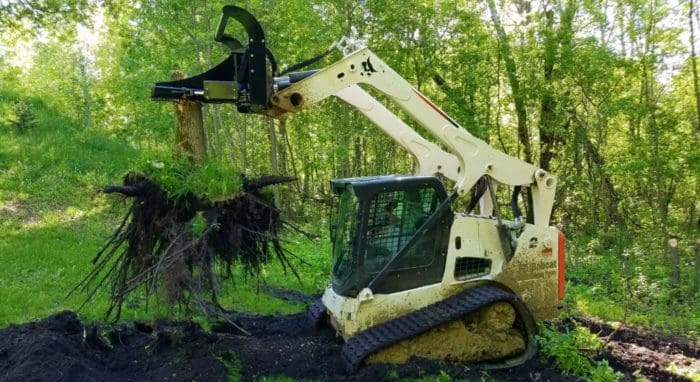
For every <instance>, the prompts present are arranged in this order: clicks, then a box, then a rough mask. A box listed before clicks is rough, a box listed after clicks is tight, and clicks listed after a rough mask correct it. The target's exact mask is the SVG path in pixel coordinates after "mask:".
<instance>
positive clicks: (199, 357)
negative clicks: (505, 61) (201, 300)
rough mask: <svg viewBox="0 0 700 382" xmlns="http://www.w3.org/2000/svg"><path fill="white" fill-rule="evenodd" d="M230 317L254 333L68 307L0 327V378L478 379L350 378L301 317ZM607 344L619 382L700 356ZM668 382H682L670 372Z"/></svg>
mask: <svg viewBox="0 0 700 382" xmlns="http://www.w3.org/2000/svg"><path fill="white" fill-rule="evenodd" d="M234 319H235V322H236V324H238V325H240V326H242V327H244V328H246V329H247V330H248V331H249V332H250V333H251V335H250V336H244V335H240V334H239V332H238V330H237V329H236V328H235V327H234V326H232V325H228V324H221V325H218V326H215V327H213V328H212V332H211V333H207V332H204V331H203V330H202V329H201V328H200V327H199V326H198V325H197V324H194V323H189V322H179V321H158V322H155V323H151V324H146V323H142V322H133V323H129V324H120V325H115V326H108V325H104V326H96V325H84V324H83V323H81V322H80V321H79V320H78V318H77V316H76V315H75V314H74V313H73V312H69V311H66V312H62V313H59V314H56V315H53V316H50V317H48V318H46V319H45V320H43V321H40V322H34V323H26V324H21V325H10V326H9V327H7V328H4V329H2V330H0V381H99V382H108V381H143V380H149V381H228V380H229V373H230V370H229V369H233V370H235V372H234V374H236V373H237V374H238V375H239V376H240V379H241V380H244V381H253V380H258V379H260V378H262V377H264V376H289V377H292V378H295V379H300V380H324V381H341V380H351V381H368V380H398V379H402V378H410V377H413V378H415V377H421V376H428V375H439V374H440V372H441V371H445V372H447V373H449V374H450V375H451V376H452V377H454V378H467V379H477V380H478V379H479V378H480V377H481V375H482V371H480V370H479V369H478V366H474V365H464V364H456V363H450V362H431V361H425V360H416V359H412V360H411V361H409V362H408V363H407V364H404V365H399V366H395V365H384V364H374V365H369V366H365V367H363V368H361V369H360V370H359V371H358V372H356V373H355V374H352V375H348V374H346V372H345V370H344V368H343V365H342V363H341V360H340V349H341V346H342V344H341V343H340V342H339V341H338V340H337V339H336V338H335V336H334V334H333V332H332V330H331V329H329V328H316V327H314V326H313V325H312V323H311V320H309V319H308V318H307V317H306V315H305V314H295V315H287V316H256V315H244V314H238V315H235V316H234ZM588 324H590V325H591V326H593V325H594V324H593V323H587V325H588ZM594 330H595V328H594ZM602 333H604V329H603V331H602ZM618 333H619V334H618ZM618 336H619V337H618ZM608 345H609V347H608V349H609V350H608V351H607V352H606V354H605V355H604V357H605V358H607V359H608V360H609V362H610V363H611V364H612V365H613V366H615V367H616V368H618V369H620V370H622V371H623V373H624V374H625V378H624V380H635V379H634V377H633V376H632V373H633V372H634V371H635V370H637V369H640V370H641V372H642V374H643V376H644V377H645V378H646V379H648V380H652V381H662V380H663V381H666V380H669V378H670V377H671V376H672V374H669V372H668V371H666V366H667V365H668V364H669V363H670V362H673V361H675V360H679V359H680V358H678V357H679V355H680V354H682V355H683V357H685V358H690V359H694V360H695V361H693V362H697V358H698V347H697V345H696V344H691V343H689V342H687V343H683V342H666V340H665V339H660V338H658V337H651V338H648V337H645V334H642V333H639V332H635V331H631V330H619V331H618V332H617V333H616V334H615V335H614V336H613V339H612V340H611V341H610V342H609V343H608ZM642 348H643V349H645V350H641V349H642ZM489 375H490V376H491V377H493V378H494V379H495V380H497V381H562V380H563V381H567V380H568V381H577V380H578V379H577V378H575V377H572V376H566V375H562V374H561V372H559V371H558V370H557V369H556V368H555V367H554V366H553V365H551V363H549V362H548V361H546V360H544V359H542V358H539V357H536V358H534V359H532V360H530V361H528V362H527V363H525V364H524V365H521V366H518V367H514V368H511V369H506V370H496V371H489ZM673 380H674V381H679V380H684V379H683V378H679V377H678V376H677V375H676V376H673Z"/></svg>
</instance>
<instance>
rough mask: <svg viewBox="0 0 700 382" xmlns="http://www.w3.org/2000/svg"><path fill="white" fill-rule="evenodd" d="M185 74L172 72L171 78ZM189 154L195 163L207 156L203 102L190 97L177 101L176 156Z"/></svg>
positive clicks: (178, 77)
mask: <svg viewBox="0 0 700 382" xmlns="http://www.w3.org/2000/svg"><path fill="white" fill-rule="evenodd" d="M184 78H185V74H184V73H182V72H180V71H176V70H174V71H172V72H170V79H172V80H181V79H184ZM183 155H184V156H187V157H188V158H190V160H192V161H193V162H194V163H203V162H204V161H205V159H206V158H207V145H206V137H205V134H204V121H203V118H202V103H201V102H199V101H191V100H188V99H180V100H177V101H175V156H176V157H182V156H183Z"/></svg>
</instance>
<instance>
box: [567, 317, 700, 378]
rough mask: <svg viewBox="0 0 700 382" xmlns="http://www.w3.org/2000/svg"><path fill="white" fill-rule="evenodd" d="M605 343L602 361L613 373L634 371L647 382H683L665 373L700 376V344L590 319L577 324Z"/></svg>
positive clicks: (676, 376)
mask: <svg viewBox="0 0 700 382" xmlns="http://www.w3.org/2000/svg"><path fill="white" fill-rule="evenodd" d="M577 321H578V322H580V323H581V324H582V325H583V326H586V327H588V328H589V329H590V330H591V333H597V334H598V335H599V336H600V337H601V338H603V339H604V340H605V341H606V346H605V351H604V354H603V355H602V357H603V358H606V359H608V360H609V362H610V365H611V366H613V367H615V368H616V369H623V370H638V372H639V374H641V375H642V376H644V377H645V378H646V379H648V380H650V381H669V380H674V381H685V380H688V381H690V379H688V378H683V377H679V375H678V373H673V372H671V371H670V370H669V365H671V364H672V363H673V364H675V365H676V369H677V370H679V371H680V370H694V371H695V373H700V344H698V343H696V342H694V341H692V340H691V339H689V338H686V337H681V336H675V335H666V334H659V333H654V332H650V331H644V330H641V329H637V328H635V329H632V328H627V327H620V328H618V329H614V328H612V327H611V326H609V325H606V324H604V323H601V322H600V321H597V320H595V319H591V318H579V319H578V320H577Z"/></svg>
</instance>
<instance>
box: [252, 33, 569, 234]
mask: <svg viewBox="0 0 700 382" xmlns="http://www.w3.org/2000/svg"><path fill="white" fill-rule="evenodd" d="M361 83H364V84H368V85H370V86H372V87H374V88H376V89H377V90H379V91H380V92H382V93H383V94H385V95H386V96H387V97H388V98H389V99H390V100H391V101H393V102H394V103H396V104H397V105H398V106H399V107H401V108H402V109H403V110H404V111H405V112H406V113H407V114H408V115H409V116H410V117H411V118H412V119H414V120H415V121H416V122H418V123H419V124H420V125H421V126H422V127H424V128H425V129H426V130H427V131H429V132H430V133H431V134H432V135H433V136H434V137H435V138H436V139H437V140H438V141H439V142H440V143H442V144H443V145H445V147H447V149H448V150H449V151H450V152H451V153H452V154H454V155H455V157H456V159H457V163H458V167H457V171H456V172H457V179H456V185H455V187H456V188H457V192H458V193H459V194H460V195H465V194H466V193H467V192H468V191H469V189H470V188H471V187H472V186H473V185H474V184H475V183H476V181H477V180H478V179H479V178H480V177H482V176H483V175H488V176H490V177H491V178H493V179H494V180H496V181H497V182H499V183H502V184H506V185H511V186H518V185H523V186H530V187H531V189H532V194H533V202H534V217H535V221H534V224H535V225H540V226H548V225H549V216H550V214H551V211H552V206H553V203H554V192H555V189H556V178H555V177H554V176H552V175H551V174H549V173H547V172H546V171H544V170H542V169H539V168H537V167H536V166H533V165H532V164H529V163H527V162H524V161H522V160H520V159H518V158H515V157H511V156H509V155H507V154H505V153H503V152H500V151H498V150H495V149H493V148H492V147H491V146H489V145H488V144H487V143H486V142H484V141H482V140H480V139H478V138H476V137H474V136H473V135H471V134H470V133H469V132H468V131H467V130H466V129H464V128H462V127H461V126H460V125H459V124H457V122H455V121H454V120H453V119H452V118H450V117H449V116H448V115H447V114H445V112H443V111H442V110H440V109H439V108H438V107H437V106H435V105H434V104H433V103H432V102H430V100H428V99H427V98H426V97H425V96H424V95H423V94H421V93H420V92H419V91H418V90H417V89H415V88H414V87H413V86H411V85H410V84H409V83H408V82H407V81H406V80H405V79H404V78H403V77H401V76H400V75H398V74H397V73H396V72H395V71H394V70H393V69H391V68H390V67H389V66H388V65H387V64H386V63H384V62H383V61H382V60H381V59H380V58H379V57H377V56H376V55H375V54H374V53H372V52H371V51H370V50H369V49H368V48H366V47H360V48H359V49H357V50H354V51H352V52H350V53H349V54H347V55H346V56H345V57H344V58H342V59H341V60H340V61H338V62H336V63H334V64H331V65H330V66H328V67H326V68H324V69H322V70H320V71H318V72H317V73H314V74H312V75H310V76H308V77H306V78H304V79H303V80H300V81H298V82H296V83H294V84H291V85H290V86H288V87H286V88H284V89H282V90H280V91H278V92H276V93H273V94H272V97H271V98H270V106H269V107H268V108H267V109H266V110H265V111H264V113H266V114H268V115H271V116H273V117H280V116H284V115H286V114H289V113H295V112H298V111H301V110H302V109H304V108H306V107H309V106H311V105H314V104H316V103H317V102H319V101H322V100H324V99H326V98H328V97H330V96H333V95H336V94H338V93H339V92H341V94H342V91H344V89H348V88H352V87H354V86H356V85H357V84H361ZM346 91H347V90H346ZM350 91H353V90H350ZM367 96H368V97H369V95H367ZM368 99H371V97H369V98H368ZM368 102H372V101H368ZM373 102H376V100H374V101H373ZM360 110H362V109H360ZM387 112H388V110H387ZM389 113H390V112H389ZM379 126H380V127H381V124H380V125H379ZM416 134H417V133H416ZM449 165H450V163H444V164H439V165H437V167H440V169H438V172H442V171H443V169H447V166H449ZM435 169H436V168H432V169H431V170H435ZM443 174H444V173H443Z"/></svg>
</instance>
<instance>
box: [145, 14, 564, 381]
mask: <svg viewBox="0 0 700 382" xmlns="http://www.w3.org/2000/svg"><path fill="white" fill-rule="evenodd" d="M231 18H233V19H235V20H236V21H238V22H240V23H241V24H242V25H243V26H244V28H245V31H246V33H247V36H246V38H247V39H246V40H245V41H246V44H245V45H244V44H242V43H241V42H239V40H237V39H235V38H234V37H232V36H229V35H227V34H225V33H224V31H225V29H226V26H227V23H228V21H229V19H231ZM215 39H216V41H219V42H221V43H223V44H225V45H226V46H227V47H229V48H230V50H231V54H230V55H229V57H228V58H226V59H225V60H224V61H223V62H222V63H220V64H219V65H217V66H215V67H214V68H212V69H210V70H209V71H207V72H205V73H202V74H200V75H197V76H194V77H191V78H187V79H184V80H180V81H172V82H159V83H157V84H155V86H154V88H153V93H152V98H153V99H157V100H177V99H182V98H186V99H193V100H199V101H201V102H204V103H233V104H235V105H236V106H237V109H238V111H239V112H242V113H259V114H265V115H268V116H272V117H276V118H277V117H282V116H285V115H288V114H292V113H297V112H300V111H302V110H303V109H305V108H307V107H311V106H312V105H315V104H317V103H318V102H320V101H323V100H324V99H326V98H329V97H331V96H335V97H337V98H339V99H341V100H343V101H344V102H346V103H347V104H349V105H350V106H352V107H354V108H355V109H356V110H357V111H359V112H360V113H362V114H363V115H365V116H366V117H367V118H368V119H369V120H370V121H372V122H373V123H374V124H375V125H376V126H377V127H378V128H379V129H381V130H382V131H383V132H385V133H386V134H387V135H389V136H390V137H391V138H392V139H394V141H396V143H397V144H399V145H400V146H402V147H403V148H405V149H406V150H407V151H408V152H409V153H410V154H411V155H412V157H413V158H414V160H415V168H414V173H413V174H409V175H376V176H363V177H356V178H346V179H334V180H331V182H330V186H331V188H332V190H333V193H334V195H336V196H337V207H336V208H334V209H333V212H332V215H333V216H332V220H331V222H332V225H331V232H330V233H331V240H332V242H333V250H332V258H333V260H332V267H331V275H330V278H331V283H330V285H329V286H328V287H327V288H326V290H325V293H324V294H323V297H322V299H320V300H319V301H317V302H316V303H315V304H314V305H313V306H312V307H311V308H310V310H309V313H310V315H311V316H312V317H313V318H314V319H316V320H318V321H319V322H326V321H327V322H329V323H330V324H331V325H332V326H333V328H335V330H336V333H337V334H338V336H340V337H342V338H343V339H344V340H345V345H344V347H343V350H342V356H343V360H344V362H345V363H346V366H347V367H348V369H349V370H353V369H355V368H356V367H358V366H360V365H361V364H362V363H363V362H394V363H402V362H406V361H407V360H409V359H410V358H411V357H413V356H417V357H423V358H431V359H446V360H453V361H460V362H482V363H484V364H485V365H486V366H487V367H509V366H514V365H517V364H520V363H522V362H524V361H525V360H527V359H529V358H530V357H532V355H533V354H535V352H536V348H535V346H536V344H535V332H536V325H535V322H536V321H537V320H544V319H552V318H554V317H556V316H557V315H558V312H559V310H560V309H561V307H562V299H563V298H564V287H565V279H564V274H565V251H564V249H565V239H564V235H563V234H562V233H561V232H560V231H559V230H558V229H556V228H555V227H551V226H549V220H550V215H551V213H552V206H553V203H554V195H555V190H556V185H557V180H556V178H555V177H554V176H553V175H552V174H550V173H549V172H547V171H545V170H543V169H541V168H538V167H536V166H534V165H532V164H530V163H526V162H523V161H521V160H520V159H518V158H515V157H512V156H509V155H507V154H505V153H503V152H500V151H498V150H495V149H494V148H492V147H491V146H489V145H488V144H487V143H486V142H484V141H482V140H480V139H478V138H476V137H474V136H472V135H471V134H470V133H469V132H468V131H467V130H466V129H465V128H463V127H461V126H460V125H459V124H458V123H457V122H456V121H454V120H453V119H452V118H451V117H449V116H448V115H447V114H446V113H445V112H443V111H442V110H441V109H440V108H438V107H437V106H435V105H434V104H433V103H432V102H431V101H430V100H429V99H428V98H427V97H426V96H425V95H423V94H422V93H420V92H419V91H418V90H417V89H415V88H414V87H413V86H411V85H410V84H409V83H408V82H407V81H406V80H405V79H404V78H403V77H401V76H400V75H399V74H397V73H396V72H395V71H394V70H393V69H391V67H389V65H387V64H386V63H385V62H384V61H382V60H381V59H380V58H379V57H378V56H376V55H375V54H374V53H373V52H372V51H371V50H369V49H368V48H367V47H365V46H364V44H363V43H362V42H360V41H359V40H357V39H356V38H348V37H344V38H342V39H341V40H340V41H339V42H337V43H335V44H334V45H333V46H332V47H331V49H329V51H328V52H330V51H332V50H334V49H336V48H337V49H339V50H340V51H341V52H342V54H343V58H341V59H340V60H339V61H337V62H335V63H333V64H331V65H328V66H326V67H323V68H321V69H318V70H306V71H298V72H289V70H288V71H287V73H281V74H279V73H277V64H276V61H275V59H274V57H273V55H272V54H271V53H270V52H269V50H268V49H267V48H266V45H265V43H266V41H265V35H264V32H263V29H262V27H261V26H260V24H259V23H258V22H257V20H256V19H255V18H254V17H253V16H252V15H251V14H250V13H248V12H247V11H246V10H244V9H242V8H239V7H235V6H226V7H224V8H223V16H222V18H221V21H220V23H219V26H218V29H217V32H216V37H215ZM328 52H326V53H324V55H326V54H327V53H328ZM316 61H318V57H317V58H314V59H311V60H308V61H307V62H306V63H314V62H316ZM300 66H301V65H300ZM297 69H298V66H297V67H295V68H292V70H297ZM361 85H362V86H371V87H373V88H375V90H377V91H379V92H381V93H382V94H384V95H385V96H386V99H387V100H389V101H390V102H393V103H394V104H395V105H397V106H399V107H400V108H401V109H402V110H403V111H404V112H405V114H406V115H407V116H409V117H410V118H411V119H413V120H414V121H415V122H416V123H417V124H418V125H420V126H421V127H422V128H423V129H425V131H427V132H428V133H429V134H430V135H431V136H432V139H433V140H434V141H437V142H439V145H440V146H439V145H438V144H435V143H433V142H432V141H430V140H428V139H426V138H424V137H423V136H421V135H420V134H419V133H418V132H417V131H415V130H414V129H413V128H412V127H410V126H409V125H408V124H406V123H405V122H404V121H402V120H401V119H400V118H399V117H398V116H397V115H396V114H394V113H392V112H391V111H389V109H387V108H386V107H385V106H384V105H383V104H382V103H381V102H379V101H378V100H377V99H375V98H374V97H372V96H371V95H370V94H368V93H367V92H365V91H364V90H363V89H362V87H361ZM443 147H444V149H443ZM448 183H449V184H450V185H452V186H449V187H446V184H448ZM497 187H498V188H500V189H501V190H503V189H507V190H509V191H510V195H511V197H510V203H509V207H510V208H501V206H500V205H499V203H498V198H497V197H496V196H497V193H496V188H497ZM526 188H527V189H528V190H529V192H530V195H531V196H532V203H531V206H530V210H531V212H532V219H531V221H527V222H526V221H525V219H524V218H523V214H522V212H521V210H520V208H519V206H518V200H519V197H520V193H521V190H523V189H526ZM460 199H465V201H466V200H467V199H469V201H468V203H463V204H462V205H464V204H468V207H467V209H466V210H455V207H454V206H455V205H456V203H455V202H456V201H458V200H460ZM477 204H478V205H479V209H478V210H479V213H478V214H476V213H474V212H473V211H475V209H476V206H477ZM506 210H508V211H506ZM502 211H506V213H504V214H503V216H502ZM506 215H508V216H506Z"/></svg>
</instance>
